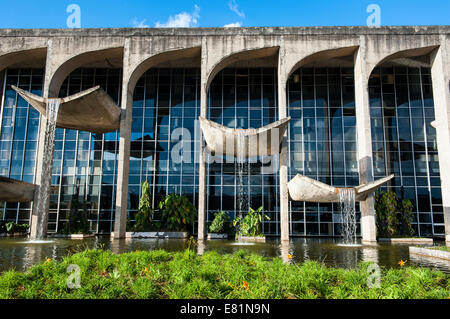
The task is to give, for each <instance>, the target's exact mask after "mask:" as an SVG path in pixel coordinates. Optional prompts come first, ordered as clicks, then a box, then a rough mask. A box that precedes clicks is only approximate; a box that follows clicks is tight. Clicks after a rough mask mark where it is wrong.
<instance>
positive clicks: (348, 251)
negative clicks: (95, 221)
mask: <svg viewBox="0 0 450 319" xmlns="http://www.w3.org/2000/svg"><path fill="white" fill-rule="evenodd" d="M341 242H342V240H340V239H330V238H295V239H291V240H290V241H289V242H283V243H281V242H280V241H279V240H267V242H266V243H252V245H234V244H235V243H236V242H235V241H232V240H209V241H203V242H200V241H199V242H198V246H197V250H198V253H199V254H203V253H204V252H205V251H209V250H214V251H217V252H218V253H221V254H224V253H233V252H236V251H239V250H243V251H245V252H248V253H256V254H260V255H262V256H264V257H276V256H277V257H280V256H281V258H282V259H283V261H285V262H286V261H287V260H288V254H291V255H293V259H294V261H295V262H296V263H302V262H304V261H306V260H315V261H319V262H323V263H324V264H325V265H328V266H332V267H342V268H355V267H358V265H359V263H360V262H361V261H373V262H376V263H378V265H379V266H380V267H385V268H389V267H393V268H398V267H399V266H398V264H397V263H398V261H399V260H408V263H407V265H418V266H423V267H430V268H437V269H440V270H443V271H445V272H447V273H450V262H445V261H441V260H438V259H428V258H419V257H418V256H414V255H411V256H410V255H409V249H408V246H407V245H391V244H378V245H370V246H366V245H361V246H360V247H345V246H338V245H339V244H340V243H341ZM186 247H187V245H186V241H185V240H183V239H170V240H169V239H119V240H117V239H116V240H111V239H110V238H109V236H99V237H95V238H88V239H84V240H67V239H55V240H54V241H53V242H50V243H45V244H31V243H27V239H10V238H3V239H0V271H4V270H7V269H11V268H14V269H16V270H20V271H23V270H26V269H28V268H29V267H30V266H32V265H33V264H36V263H39V262H42V261H44V260H45V259H46V258H52V259H57V260H61V259H62V258H63V257H64V256H66V255H67V254H68V253H69V252H77V251H81V250H84V249H86V248H91V249H98V248H103V249H109V250H111V251H112V252H113V253H116V254H118V253H123V252H129V251H136V250H140V251H145V250H155V249H164V250H167V251H182V250H184V249H186Z"/></svg>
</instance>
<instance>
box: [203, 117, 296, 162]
mask: <svg viewBox="0 0 450 319" xmlns="http://www.w3.org/2000/svg"><path fill="white" fill-rule="evenodd" d="M199 120H200V127H201V129H202V132H203V136H204V138H205V141H206V144H207V146H208V149H209V150H210V151H211V152H212V153H214V154H219V155H227V156H235V157H238V156H242V157H244V158H247V157H253V156H265V155H277V154H279V153H280V143H281V140H282V138H283V135H284V133H285V132H286V129H287V127H288V124H289V121H290V120H291V118H290V117H288V118H284V119H281V120H279V121H276V122H273V123H271V124H269V125H266V126H263V127H261V128H258V129H232V128H229V127H225V126H223V125H220V124H218V123H216V122H213V121H210V120H207V119H205V118H203V117H199ZM239 139H241V141H240V140H239Z"/></svg>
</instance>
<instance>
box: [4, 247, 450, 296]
mask: <svg viewBox="0 0 450 319" xmlns="http://www.w3.org/2000/svg"><path fill="white" fill-rule="evenodd" d="M71 264H74V265H78V266H79V267H80V278H81V282H80V288H78V289H69V288H68V286H67V279H68V276H69V275H70V274H69V273H68V272H67V268H68V266H69V265H71ZM369 265H370V263H361V264H360V267H359V268H358V269H354V270H345V269H338V268H331V267H326V266H324V265H323V264H320V263H318V262H313V261H308V262H305V263H302V264H285V263H283V262H282V260H281V259H280V258H274V259H267V258H263V257H261V256H259V255H256V254H246V253H244V252H243V251H239V252H237V253H235V254H232V255H231V254H227V255H221V254H219V253H216V252H206V253H205V254H203V255H201V256H198V255H197V254H196V253H195V252H193V251H190V250H186V251H184V252H177V253H170V252H166V251H163V250H156V251H137V252H130V253H124V254H117V255H116V254H113V253H112V252H110V251H108V250H86V251H83V252H79V253H76V254H73V255H69V256H67V257H65V258H64V259H63V260H62V261H54V260H50V259H48V260H47V261H46V262H43V263H41V264H38V265H35V266H33V267H32V268H30V269H29V270H28V271H27V272H24V273H23V272H17V271H7V272H4V273H3V274H1V275H0V298H107V299H114V298H187V299H191V298H223V299H225V298H263V299H267V298H269V299H272V298H449V297H450V275H448V274H445V273H442V272H440V271H432V270H430V269H427V268H415V267H407V266H405V267H404V268H401V269H382V274H381V285H380V287H379V288H369V287H368V285H367V279H368V277H369V276H371V273H370V272H369V271H368V269H367V268H368V266H369Z"/></svg>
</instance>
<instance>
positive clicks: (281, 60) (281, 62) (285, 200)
mask: <svg viewBox="0 0 450 319" xmlns="http://www.w3.org/2000/svg"><path fill="white" fill-rule="evenodd" d="M277 71H278V72H277V75H278V76H277V78H278V83H277V86H278V88H277V89H278V117H279V118H280V119H284V118H286V117H287V102H286V92H287V91H286V84H287V80H288V76H287V68H286V45H285V40H284V37H281V38H280V48H279V51H278V69H277ZM288 119H289V121H290V117H289V118H288ZM289 121H288V122H289ZM286 128H287V126H286ZM280 135H281V134H280ZM279 156H280V171H279V174H280V237H281V241H282V242H283V241H284V242H286V241H289V191H288V163H289V160H288V156H289V154H288V140H287V130H286V129H285V130H284V132H283V135H282V140H281V150H280V155H279Z"/></svg>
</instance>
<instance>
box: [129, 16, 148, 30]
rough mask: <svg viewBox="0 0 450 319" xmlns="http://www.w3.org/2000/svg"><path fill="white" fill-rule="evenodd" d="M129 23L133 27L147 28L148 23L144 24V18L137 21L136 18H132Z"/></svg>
mask: <svg viewBox="0 0 450 319" xmlns="http://www.w3.org/2000/svg"><path fill="white" fill-rule="evenodd" d="M131 25H132V26H133V28H149V25H148V24H145V19H144V20H142V21H138V19H137V18H134V19H133V20H132V21H131Z"/></svg>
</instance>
